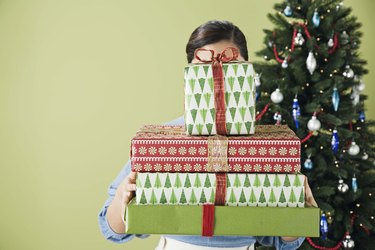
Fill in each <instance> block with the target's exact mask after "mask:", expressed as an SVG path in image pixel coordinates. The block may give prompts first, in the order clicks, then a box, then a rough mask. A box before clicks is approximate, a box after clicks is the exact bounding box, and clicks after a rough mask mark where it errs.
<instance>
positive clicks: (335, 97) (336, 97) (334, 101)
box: [332, 87, 340, 111]
mask: <svg viewBox="0 0 375 250" xmlns="http://www.w3.org/2000/svg"><path fill="white" fill-rule="evenodd" d="M332 104H333V109H334V110H335V111H337V110H338V109H339V104H340V95H339V91H338V90H337V88H336V87H334V88H333V93H332Z"/></svg>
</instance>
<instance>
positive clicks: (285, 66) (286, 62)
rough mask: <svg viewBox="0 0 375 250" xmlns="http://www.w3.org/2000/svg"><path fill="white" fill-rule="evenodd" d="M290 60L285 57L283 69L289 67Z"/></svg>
mask: <svg viewBox="0 0 375 250" xmlns="http://www.w3.org/2000/svg"><path fill="white" fill-rule="evenodd" d="M288 66H289V65H288V61H287V60H286V59H284V61H283V63H282V64H281V67H282V68H283V69H286V68H288Z"/></svg>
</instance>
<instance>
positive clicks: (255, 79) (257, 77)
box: [254, 73, 260, 87]
mask: <svg viewBox="0 0 375 250" xmlns="http://www.w3.org/2000/svg"><path fill="white" fill-rule="evenodd" d="M254 82H255V86H257V87H259V86H260V75H259V74H258V73H256V74H255V76H254Z"/></svg>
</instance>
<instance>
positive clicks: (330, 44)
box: [328, 38, 335, 48]
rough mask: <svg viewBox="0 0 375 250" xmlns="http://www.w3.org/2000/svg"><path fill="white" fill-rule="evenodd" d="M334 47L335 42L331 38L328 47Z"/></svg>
mask: <svg viewBox="0 0 375 250" xmlns="http://www.w3.org/2000/svg"><path fill="white" fill-rule="evenodd" d="M333 45H335V44H334V42H333V39H332V38H330V39H329V40H328V47H330V48H332V47H333Z"/></svg>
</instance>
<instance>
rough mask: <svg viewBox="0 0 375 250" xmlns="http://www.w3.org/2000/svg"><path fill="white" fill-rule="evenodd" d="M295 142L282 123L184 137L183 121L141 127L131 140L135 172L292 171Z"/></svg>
mask: <svg viewBox="0 0 375 250" xmlns="http://www.w3.org/2000/svg"><path fill="white" fill-rule="evenodd" d="M300 158H301V141H300V139H299V138H298V137H297V136H296V135H295V133H294V132H293V131H292V130H291V129H290V128H289V127H288V126H286V125H257V127H256V132H255V134H253V135H247V136H220V135H215V136H189V135H186V133H185V129H184V126H161V125H160V126H159V125H147V126H143V127H142V128H141V129H140V130H139V131H138V132H137V134H136V136H135V137H134V138H133V139H132V145H131V162H132V170H133V171H136V172H268V173H269V172H282V173H290V172H298V171H300V168H301V162H300V161H301V159H300Z"/></svg>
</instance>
